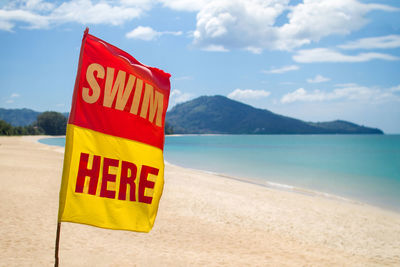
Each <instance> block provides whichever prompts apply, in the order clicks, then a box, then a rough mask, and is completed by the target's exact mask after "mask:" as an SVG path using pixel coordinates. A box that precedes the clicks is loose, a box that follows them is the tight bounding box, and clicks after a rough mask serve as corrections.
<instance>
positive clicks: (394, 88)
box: [390, 84, 400, 92]
mask: <svg viewBox="0 0 400 267" xmlns="http://www.w3.org/2000/svg"><path fill="white" fill-rule="evenodd" d="M390 91H392V92H400V84H399V85H397V86H394V87H392V88H390Z"/></svg>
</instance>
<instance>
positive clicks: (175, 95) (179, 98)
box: [169, 89, 193, 108]
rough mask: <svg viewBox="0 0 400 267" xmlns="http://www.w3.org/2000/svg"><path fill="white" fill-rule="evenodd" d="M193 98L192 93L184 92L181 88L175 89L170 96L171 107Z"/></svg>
mask: <svg viewBox="0 0 400 267" xmlns="http://www.w3.org/2000/svg"><path fill="white" fill-rule="evenodd" d="M191 98H193V95H192V94H189V93H184V92H182V91H181V90H178V89H174V90H172V92H171V94H170V96H169V108H171V107H173V106H175V105H176V104H178V103H182V102H186V101H188V100H190V99H191Z"/></svg>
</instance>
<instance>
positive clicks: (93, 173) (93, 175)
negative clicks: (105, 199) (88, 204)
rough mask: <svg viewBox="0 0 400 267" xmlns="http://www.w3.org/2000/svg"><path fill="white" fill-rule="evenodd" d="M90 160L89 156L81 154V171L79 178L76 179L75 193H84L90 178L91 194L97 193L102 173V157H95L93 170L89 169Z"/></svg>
mask: <svg viewBox="0 0 400 267" xmlns="http://www.w3.org/2000/svg"><path fill="white" fill-rule="evenodd" d="M88 160H89V154H86V153H81V157H80V160H79V171H78V177H77V179H76V187H75V192H77V193H83V187H84V186H85V180H86V177H89V178H90V181H89V192H88V193H89V194H91V195H96V191H97V183H98V181H99V173H100V161H101V157H100V156H96V155H94V156H93V163H92V169H91V170H89V169H88Z"/></svg>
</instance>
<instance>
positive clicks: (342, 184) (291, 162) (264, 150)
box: [41, 135, 400, 211]
mask: <svg viewBox="0 0 400 267" xmlns="http://www.w3.org/2000/svg"><path fill="white" fill-rule="evenodd" d="M41 142H43V143H46V144H51V145H61V146H64V144H65V139H64V138H61V139H60V138H52V139H43V140H41ZM164 156H165V160H166V161H168V162H170V163H173V164H176V165H180V166H183V167H189V168H193V169H200V170H206V171H211V172H216V173H222V174H226V175H230V176H234V177H246V178H254V179H257V180H258V181H269V182H272V183H275V184H280V185H290V186H292V187H296V188H304V189H309V190H314V191H318V192H324V193H328V194H333V195H337V196H342V197H345V198H350V199H354V200H358V201H362V202H366V203H370V204H373V205H376V206H381V207H384V208H389V209H392V210H396V211H400V135H362V136H361V135H202V136H198V135H190V136H167V137H166V140H165V153H164ZM270 184H271V183H270Z"/></svg>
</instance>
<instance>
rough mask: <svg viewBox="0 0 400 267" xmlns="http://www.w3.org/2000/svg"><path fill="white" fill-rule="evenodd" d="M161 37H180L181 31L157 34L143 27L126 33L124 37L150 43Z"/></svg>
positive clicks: (149, 28)
mask: <svg viewBox="0 0 400 267" xmlns="http://www.w3.org/2000/svg"><path fill="white" fill-rule="evenodd" d="M161 35H175V36H178V35H182V32H181V31H178V32H170V31H164V32H158V31H155V30H154V29H153V28H151V27H143V26H138V27H136V28H135V29H134V30H132V31H130V32H128V33H127V34H126V35H125V36H126V37H127V38H132V39H140V40H144V41H152V40H155V39H157V38H158V37H160V36H161Z"/></svg>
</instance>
